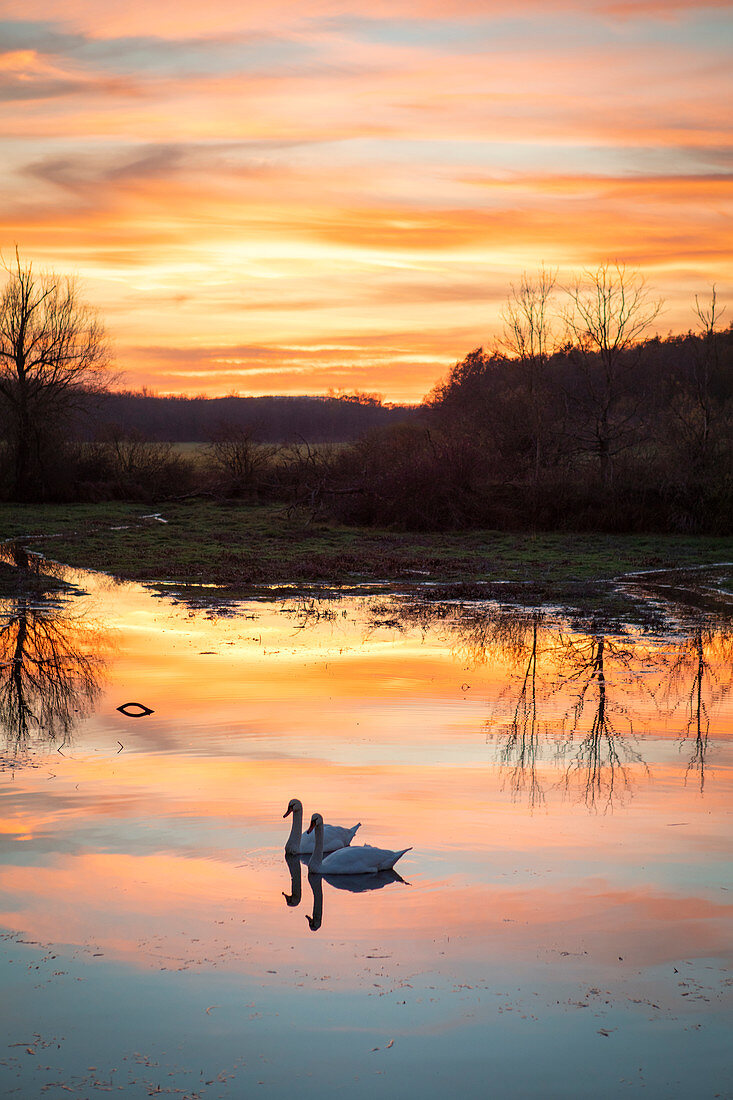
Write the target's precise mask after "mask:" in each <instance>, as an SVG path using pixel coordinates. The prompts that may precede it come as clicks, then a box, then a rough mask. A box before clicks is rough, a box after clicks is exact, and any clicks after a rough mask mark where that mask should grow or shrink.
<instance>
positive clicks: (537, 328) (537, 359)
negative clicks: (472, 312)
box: [501, 266, 557, 485]
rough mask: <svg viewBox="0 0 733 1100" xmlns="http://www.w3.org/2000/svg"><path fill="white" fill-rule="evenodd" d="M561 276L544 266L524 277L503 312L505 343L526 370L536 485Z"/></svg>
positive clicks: (512, 285)
mask: <svg viewBox="0 0 733 1100" xmlns="http://www.w3.org/2000/svg"><path fill="white" fill-rule="evenodd" d="M556 279H557V273H556V272H551V271H547V270H546V269H545V267H544V266H543V267H541V268H540V270H539V272H538V274H537V275H536V276H535V277H534V278H531V277H528V276H527V274H526V272H525V273H523V274H522V279H521V282H520V283H519V286H518V287H517V286H515V285H514V284H513V283H512V284H511V290H510V294H509V297H508V298H507V300H506V303H505V305H504V308H503V310H502V313H501V319H502V321H503V323H504V335H503V339H502V344H503V346H504V348H505V349H506V350H507V351H508V352H509V354H510V355H511V356H512V358H513V359H514V361H515V363H516V364H517V365H518V367H519V368H520V369H521V370H522V372H523V375H524V379H523V380H524V383H525V386H526V389H527V398H528V404H529V413H530V417H531V420H532V436H533V450H534V455H533V464H532V465H533V474H532V479H533V482H534V484H535V485H536V484H537V482H538V480H539V476H540V467H541V463H542V438H543V424H544V417H543V411H544V407H545V406H546V397H545V394H544V393H543V389H544V385H543V383H544V370H545V367H546V366H547V361H548V359H549V357H550V355H551V354H552V352H553V351H554V350H555V343H556V336H555V324H554V321H553V318H552V316H551V313H550V302H551V298H552V294H553V291H554V289H555V282H556Z"/></svg>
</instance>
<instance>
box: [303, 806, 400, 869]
mask: <svg viewBox="0 0 733 1100" xmlns="http://www.w3.org/2000/svg"><path fill="white" fill-rule="evenodd" d="M314 831H315V834H316V843H315V847H314V849H313V855H312V856H311V858H310V863H309V864H308V870H309V871H310V872H315V874H317V875H367V874H375V873H376V872H377V871H390V870H391V869H392V868H393V867H394V865H395V863H396V862H397V860H398V859H400V857H401V856H403V855H404V854H405V852H411V851H412V848H403V849H402V851H401V852H392V851H390V850H389V849H388V848H372V847H371V845H369V844H365V845H364V846H363V847H359V848H340V849H339V850H338V851H336V852H331V854H330V855H329V856H326V857H325V858H324V855H323V818H322V817H321V815H320V814H313V817H312V818H311V823H310V825H309V826H308V832H309V833H312V832H314Z"/></svg>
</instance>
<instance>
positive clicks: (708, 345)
mask: <svg viewBox="0 0 733 1100" xmlns="http://www.w3.org/2000/svg"><path fill="white" fill-rule="evenodd" d="M724 313H725V307H723V309H721V308H720V306H719V305H718V298H717V294H716V291H715V286H714V285H713V286H712V287H711V289H710V300H709V303H707V304H706V303H704V302H701V301H700V299H699V298H698V296H697V294H696V295H695V316H696V317H697V320H698V329H699V332H700V337H701V342H700V343H699V344H696V343H695V344H693V348H694V349H695V352H696V354H695V355H694V356H693V359H692V379H691V383H692V385H691V387H690V389H691V394H690V397H691V401H690V406H689V408H688V416H687V417H683V418H682V419H683V432H684V433H685V434H686V435H687V436H688V439H689V442H690V444H691V447H692V460H693V464H694V465H695V466H696V467H697V468H698V470H700V471H704V470H705V469H706V468H707V466H708V461H709V458H710V453H711V449H712V446H711V444H712V435H713V427H714V421H715V414H716V411H717V408H716V402H715V399H714V397H713V385H714V376H715V374H716V373H717V370H718V331H719V327H720V319H721V317H722V315H723V314H724Z"/></svg>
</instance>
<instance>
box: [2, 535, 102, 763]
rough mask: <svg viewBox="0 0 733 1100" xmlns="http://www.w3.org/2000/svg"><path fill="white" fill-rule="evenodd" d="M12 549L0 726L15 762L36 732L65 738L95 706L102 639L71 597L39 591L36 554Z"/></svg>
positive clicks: (53, 739)
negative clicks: (12, 589) (13, 578)
mask: <svg viewBox="0 0 733 1100" xmlns="http://www.w3.org/2000/svg"><path fill="white" fill-rule="evenodd" d="M12 556H13V561H14V564H15V565H16V566H17V567H18V569H19V574H18V589H17V594H16V595H14V596H13V597H12V598H10V599H5V600H3V601H2V603H1V604H0V725H1V726H2V728H3V732H4V733H5V738H6V742H7V745H8V749H9V750H10V752H11V758H12V760H13V761H14V762H18V761H19V760H20V759H22V757H23V756H24V754H25V753H27V751H28V748H29V744H30V742H31V740H32V739H33V738H34V737H38V738H41V739H42V740H45V741H49V742H53V743H55V744H57V746H58V747H59V748H61V747H62V746H64V745H66V744H68V742H69V739H70V737H71V733H72V730H73V728H74V726H75V724H76V723H77V722H78V721H79V720H80V719H81V718H83V717H85V716H86V715H88V714H89V713H90V712H91V711H92V710H93V709H94V706H95V703H96V701H97V698H98V696H99V693H100V682H101V676H102V672H103V668H104V657H103V654H102V649H103V647H106V643H105V640H104V638H103V637H102V633H101V631H100V630H99V628H98V627H97V626H96V625H94V624H92V623H91V622H90V621H89V620H87V619H86V618H85V617H84V616H83V615H82V614H80V613H79V612H77V611H74V610H73V609H72V605H71V604H70V603H68V602H67V603H61V602H57V601H54V600H52V599H49V598H48V597H47V596H45V595H44V594H43V592H42V591H41V592H39V585H38V583H37V581H38V579H39V578H40V576H41V574H40V571H39V559H38V558H37V557H36V556H34V555H28V554H27V553H26V552H25V551H23V550H22V549H21V548H20V547H17V546H16V547H14V548H13V555H12ZM44 564H45V563H44ZM45 575H48V574H45ZM54 575H55V576H57V577H58V575H59V569H57V570H55V573H54ZM24 582H25V583H24ZM34 582H36V583H34Z"/></svg>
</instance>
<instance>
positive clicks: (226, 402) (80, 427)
mask: <svg viewBox="0 0 733 1100" xmlns="http://www.w3.org/2000/svg"><path fill="white" fill-rule="evenodd" d="M414 411H415V410H414V408H412V407H411V406H403V405H384V404H382V402H381V400H380V399H379V398H377V397H375V396H372V395H370V394H360V393H357V394H349V395H343V396H341V395H339V396H328V397H211V398H207V397H158V396H155V395H153V394H150V393H146V392H142V393H134V392H129V391H127V392H110V393H102V394H100V395H99V396H97V397H95V399H94V402H93V403H91V402H90V403H89V405H88V407H87V408H86V409H85V410H84V411H83V415H79V416H78V417H77V419H76V430H77V432H78V434H79V437H80V438H83V439H85V440H87V441H89V440H92V439H94V438H99V437H100V435H102V436H103V435H104V434H105V432H106V431H109V430H110V429H112V428H114V429H115V430H117V431H120V432H122V433H138V434H139V435H140V436H141V437H142V438H143V439H147V440H150V441H153V442H171V443H187V442H191V443H208V442H209V441H210V440H211V439H212V438H213V437H214V436H215V435H216V434H217V432H219V431H220V429H221V427H222V425H228V426H229V427H232V428H238V429H243V428H247V429H249V430H251V431H253V432H254V433H255V434H256V436H257V439H259V440H260V441H261V442H263V443H292V442H296V441H298V440H304V441H307V442H308V443H346V442H349V441H350V440H354V439H358V437H359V436H360V435H363V433H364V432H366V431H369V430H370V429H372V428H384V427H387V426H388V425H390V424H395V423H397V422H398V421H400V420H405V419H407V418H409V417H410V416H411V415H413V414H414Z"/></svg>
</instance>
